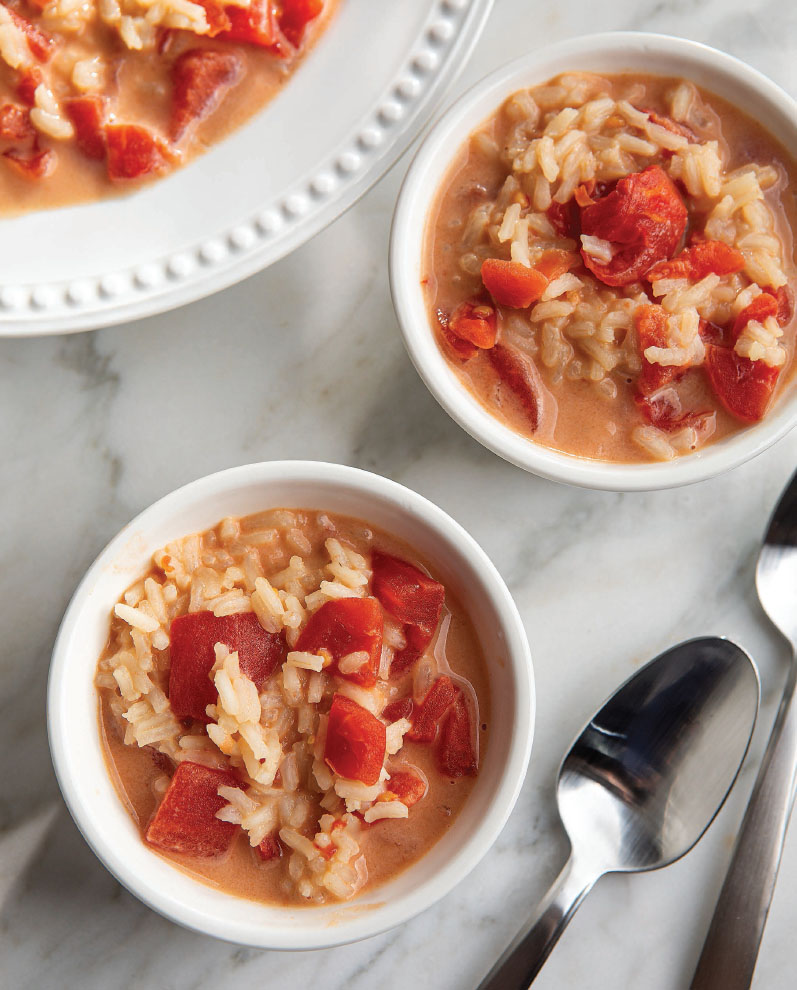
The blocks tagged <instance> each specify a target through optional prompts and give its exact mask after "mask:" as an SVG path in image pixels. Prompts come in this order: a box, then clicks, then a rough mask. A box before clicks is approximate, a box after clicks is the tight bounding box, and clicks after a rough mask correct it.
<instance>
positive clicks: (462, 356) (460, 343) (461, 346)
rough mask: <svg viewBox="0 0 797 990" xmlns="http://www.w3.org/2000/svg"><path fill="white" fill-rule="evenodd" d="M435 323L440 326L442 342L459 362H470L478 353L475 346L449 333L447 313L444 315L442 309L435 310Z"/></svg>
mask: <svg viewBox="0 0 797 990" xmlns="http://www.w3.org/2000/svg"><path fill="white" fill-rule="evenodd" d="M437 322H438V323H439V324H440V333H441V335H442V338H443V341H444V342H445V344H446V346H447V347H448V349H449V350H450V351H452V352H453V353H454V355H455V356H456V357H458V358H459V360H460V361H470V359H471V358H472V357H475V356H476V355H477V354H478V353H479V348H478V347H477V346H476V345H475V344H471V342H470V341H469V340H462V339H460V338H459V337H457V336H456V335H455V334H453V333H452V332H451V327H450V325H449V324H450V320H449V317H448V313H444V312H443V310H442V309H438V310H437Z"/></svg>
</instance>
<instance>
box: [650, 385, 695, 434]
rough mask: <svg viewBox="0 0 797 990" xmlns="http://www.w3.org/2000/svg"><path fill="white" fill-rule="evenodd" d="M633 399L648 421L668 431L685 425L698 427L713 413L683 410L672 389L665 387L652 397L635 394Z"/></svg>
mask: <svg viewBox="0 0 797 990" xmlns="http://www.w3.org/2000/svg"><path fill="white" fill-rule="evenodd" d="M635 401H636V404H637V406H638V407H639V409H640V411H641V412H642V415H643V416H644V417H645V418H646V419H647V421H648V422H649V423H651V424H652V425H653V426H655V427H657V428H658V429H660V430H666V431H667V432H668V433H671V432H673V431H675V430H680V429H682V428H683V427H685V426H693V427H695V428H696V429H700V428H701V427H702V426H703V425H705V423H706V421H707V420H708V419H709V418H710V417H711V416H712V415H713V414H712V413H711V412H710V411H703V412H683V411H682V407H681V403H680V400H679V398H678V396H677V393H676V392H675V390H674V389H665V390H664V391H663V392H660V393H659V394H658V395H655V396H653V397H648V396H644V395H637V396H635Z"/></svg>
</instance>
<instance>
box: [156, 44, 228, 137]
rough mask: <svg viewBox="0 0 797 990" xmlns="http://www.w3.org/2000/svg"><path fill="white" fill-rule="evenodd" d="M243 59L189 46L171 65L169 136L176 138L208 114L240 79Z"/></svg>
mask: <svg viewBox="0 0 797 990" xmlns="http://www.w3.org/2000/svg"><path fill="white" fill-rule="evenodd" d="M242 69H243V60H242V59H241V56H240V55H237V54H236V53H235V52H217V51H213V50H211V49H209V48H191V49H189V50H188V51H186V52H183V53H182V55H180V56H179V58H177V59H176V61H175V63H174V65H173V66H172V84H173V87H174V88H173V91H172V113H171V119H170V121H169V137H170V138H171V139H172V141H179V140H180V138H182V137H183V135H184V134H185V133H186V131H187V130H188V129H189V128H190V127H191V125H192V124H193V123H195V122H196V121H199V120H203V119H204V118H205V117H208V116H210V114H212V113H213V111H214V110H216V109H217V107H218V105H219V104H220V103H221V101H222V99H223V97H224V94H225V93H226V92H227V90H228V89H230V87H232V86H234V85H235V84H236V83H237V82H238V80H239V79H240V78H241V74H242Z"/></svg>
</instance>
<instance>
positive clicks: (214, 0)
mask: <svg viewBox="0 0 797 990" xmlns="http://www.w3.org/2000/svg"><path fill="white" fill-rule="evenodd" d="M197 2H198V3H199V4H200V5H201V6H202V7H204V9H205V19H206V20H207V22H208V25H209V26H210V31H209V32H208V35H207V36H208V37H209V38H216V37H218V35H220V34H221V33H222V32H223V31H229V30H230V28H231V27H232V22H231V21H230V18H229V17H228V16H227V6H226V4H224V3H222V2H221V0H197Z"/></svg>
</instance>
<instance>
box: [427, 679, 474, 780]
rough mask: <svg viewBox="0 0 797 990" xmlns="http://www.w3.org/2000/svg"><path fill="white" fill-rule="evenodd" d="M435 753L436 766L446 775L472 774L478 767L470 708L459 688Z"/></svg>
mask: <svg viewBox="0 0 797 990" xmlns="http://www.w3.org/2000/svg"><path fill="white" fill-rule="evenodd" d="M436 755H437V767H438V769H439V770H440V772H441V773H442V774H444V775H445V776H446V777H466V776H473V775H474V774H475V773H476V771H477V770H478V768H479V763H478V760H477V759H476V752H475V750H474V748H473V729H472V727H471V722H470V710H469V709H468V705H467V702H466V701H465V698H464V696H463V694H462V692H461V691H459V690H457V697H456V700H455V702H454V704H453V706H452V707H451V709H450V710H449V712H448V714H447V715H446V718H445V721H444V722H443V724H442V727H441V730H440V740H439V742H438V746H437V754H436Z"/></svg>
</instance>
